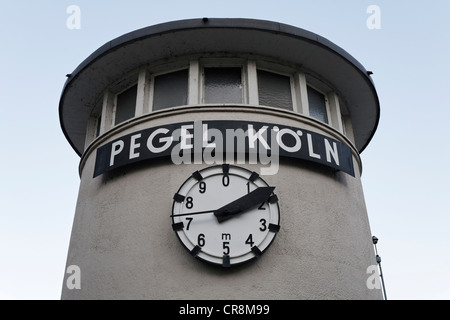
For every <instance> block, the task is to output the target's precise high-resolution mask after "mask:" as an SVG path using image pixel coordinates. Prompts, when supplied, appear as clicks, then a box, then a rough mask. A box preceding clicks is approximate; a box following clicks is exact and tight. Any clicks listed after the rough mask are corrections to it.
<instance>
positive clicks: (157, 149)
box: [147, 128, 173, 153]
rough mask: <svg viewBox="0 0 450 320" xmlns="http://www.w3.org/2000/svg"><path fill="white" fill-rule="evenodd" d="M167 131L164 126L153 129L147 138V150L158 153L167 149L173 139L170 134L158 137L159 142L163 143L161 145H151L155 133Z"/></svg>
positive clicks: (165, 132)
mask: <svg viewBox="0 0 450 320" xmlns="http://www.w3.org/2000/svg"><path fill="white" fill-rule="evenodd" d="M167 132H169V129H166V128H159V129H156V130H155V131H153V132H152V134H151V135H150V136H149V137H148V139H147V148H148V150H150V151H151V152H153V153H160V152H163V151H165V150H167V149H168V148H169V147H170V145H171V143H172V141H173V137H172V136H170V137H163V138H160V139H159V143H164V144H163V145H162V146H161V147H155V146H154V145H153V139H154V138H155V137H156V135H157V134H160V133H162V134H167Z"/></svg>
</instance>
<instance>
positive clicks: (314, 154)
mask: <svg viewBox="0 0 450 320" xmlns="http://www.w3.org/2000/svg"><path fill="white" fill-rule="evenodd" d="M306 138H307V139H308V152H309V156H310V157H312V158H316V159H320V154H317V153H315V152H314V148H313V142H312V136H311V134H310V133H307V134H306Z"/></svg>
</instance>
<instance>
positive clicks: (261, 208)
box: [258, 202, 266, 210]
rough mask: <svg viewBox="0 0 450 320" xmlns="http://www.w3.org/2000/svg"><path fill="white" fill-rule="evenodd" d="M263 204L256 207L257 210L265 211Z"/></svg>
mask: <svg viewBox="0 0 450 320" xmlns="http://www.w3.org/2000/svg"><path fill="white" fill-rule="evenodd" d="M265 204H266V203H265V202H263V203H261V205H260V206H259V207H258V210H266V208H264V205H265Z"/></svg>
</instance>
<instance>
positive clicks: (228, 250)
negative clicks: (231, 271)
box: [223, 241, 230, 255]
mask: <svg viewBox="0 0 450 320" xmlns="http://www.w3.org/2000/svg"><path fill="white" fill-rule="evenodd" d="M229 244H230V243H229V242H228V241H224V242H223V254H226V255H229V254H230V247H229V246H228V245H229Z"/></svg>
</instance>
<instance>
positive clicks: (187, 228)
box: [186, 218, 194, 231]
mask: <svg viewBox="0 0 450 320" xmlns="http://www.w3.org/2000/svg"><path fill="white" fill-rule="evenodd" d="M186 220H188V221H189V222H188V224H187V226H186V231H187V230H189V226H190V225H191V222H192V220H194V218H186Z"/></svg>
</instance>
